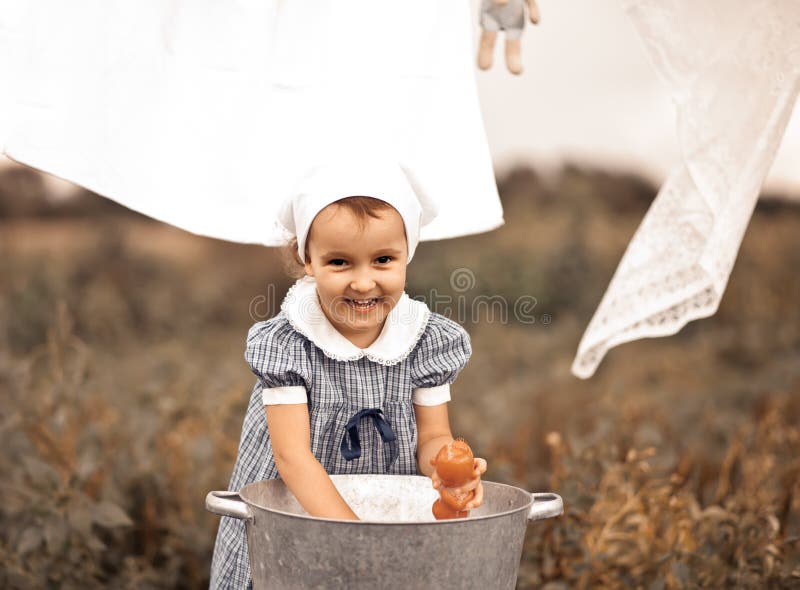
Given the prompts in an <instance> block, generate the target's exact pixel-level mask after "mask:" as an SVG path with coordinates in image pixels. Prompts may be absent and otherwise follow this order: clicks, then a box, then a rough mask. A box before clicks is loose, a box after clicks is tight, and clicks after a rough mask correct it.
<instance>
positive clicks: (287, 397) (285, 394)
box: [261, 385, 308, 406]
mask: <svg viewBox="0 0 800 590" xmlns="http://www.w3.org/2000/svg"><path fill="white" fill-rule="evenodd" d="M261 399H262V400H263V402H264V405H265V406H277V405H279V404H305V403H308V396H307V395H306V388H305V387H303V386H302V385H291V386H287V387H270V388H269V389H264V390H263V391H262V392H261Z"/></svg>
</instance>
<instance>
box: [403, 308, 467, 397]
mask: <svg viewBox="0 0 800 590" xmlns="http://www.w3.org/2000/svg"><path fill="white" fill-rule="evenodd" d="M471 354H472V347H471V346H470V342H469V334H467V332H466V331H465V330H464V328H462V327H461V326H459V325H458V324H457V323H455V322H454V321H452V320H449V319H447V318H445V317H444V316H441V315H439V314H435V313H433V314H431V316H430V319H429V320H428V325H427V327H426V328H425V333H424V334H423V335H422V337H421V338H420V340H419V343H418V344H417V347H416V349H415V350H414V354H413V356H412V358H411V381H412V384H413V387H414V392H413V396H412V401H413V402H414V403H415V404H417V405H420V406H437V405H439V404H443V403H445V402H448V401H450V384H451V383H452V382H453V381H455V380H456V377H457V376H458V374H459V372H460V371H461V369H463V368H464V366H465V365H466V364H467V361H468V360H469V357H470V355H471Z"/></svg>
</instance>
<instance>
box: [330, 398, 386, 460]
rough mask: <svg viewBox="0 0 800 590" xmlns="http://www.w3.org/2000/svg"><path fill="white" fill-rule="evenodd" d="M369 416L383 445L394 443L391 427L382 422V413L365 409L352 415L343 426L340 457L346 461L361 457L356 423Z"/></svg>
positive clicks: (377, 410)
mask: <svg viewBox="0 0 800 590" xmlns="http://www.w3.org/2000/svg"><path fill="white" fill-rule="evenodd" d="M366 416H369V417H370V418H372V422H373V423H374V424H375V428H376V429H377V430H378V434H380V435H381V440H382V441H383V442H385V443H388V442H394V441H395V440H396V439H397V435H395V433H394V430H392V427H391V426H389V423H388V422H387V421H386V420H384V418H383V412H382V411H381V410H380V409H378V408H367V409H366V410H361V411H360V412H358V413H357V414H354V415H353V417H352V418H350V420H348V421H347V424H345V427H344V429H345V432H344V436H343V437H342V456H343V457H344V458H345V459H346V460H347V461H352V460H353V459H358V458H359V457H360V456H361V438H360V437H359V436H358V423H359V422H361V419H362V418H364V417H366Z"/></svg>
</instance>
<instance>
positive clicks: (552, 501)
mask: <svg viewBox="0 0 800 590" xmlns="http://www.w3.org/2000/svg"><path fill="white" fill-rule="evenodd" d="M531 496H533V504H531V509H530V511H529V512H528V520H542V519H543V518H552V517H554V516H561V515H562V514H564V501H563V500H562V499H561V496H559V495H558V494H553V493H552V492H544V493H539V494H531Z"/></svg>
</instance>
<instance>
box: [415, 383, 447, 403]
mask: <svg viewBox="0 0 800 590" xmlns="http://www.w3.org/2000/svg"><path fill="white" fill-rule="evenodd" d="M411 401H413V402H414V403H415V404H417V405H418V406H438V405H439V404H443V403H446V402H449V401H450V385H449V384H446V385H439V386H438V387H418V388H416V389H415V390H414V393H413V395H412V396H411Z"/></svg>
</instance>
